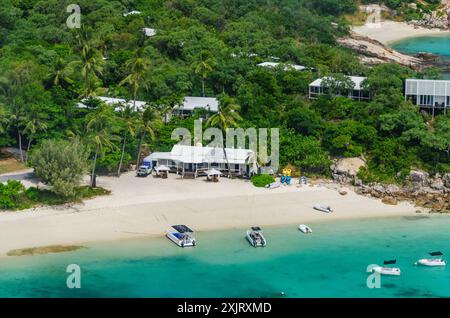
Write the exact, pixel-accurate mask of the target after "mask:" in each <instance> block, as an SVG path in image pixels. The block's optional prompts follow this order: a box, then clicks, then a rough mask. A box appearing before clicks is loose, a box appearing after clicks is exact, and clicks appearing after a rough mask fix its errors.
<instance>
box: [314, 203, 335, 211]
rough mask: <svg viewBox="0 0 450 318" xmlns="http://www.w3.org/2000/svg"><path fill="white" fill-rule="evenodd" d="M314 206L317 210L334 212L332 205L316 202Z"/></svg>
mask: <svg viewBox="0 0 450 318" xmlns="http://www.w3.org/2000/svg"><path fill="white" fill-rule="evenodd" d="M313 208H314V209H315V210H318V211H322V212H325V213H331V212H333V209H332V208H331V207H330V206H326V205H322V204H315V205H314V206H313Z"/></svg>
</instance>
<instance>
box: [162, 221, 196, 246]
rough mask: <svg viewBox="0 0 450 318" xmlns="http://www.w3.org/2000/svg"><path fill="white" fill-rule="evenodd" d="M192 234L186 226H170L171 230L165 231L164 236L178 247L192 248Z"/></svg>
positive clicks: (193, 243) (193, 239)
mask: <svg viewBox="0 0 450 318" xmlns="http://www.w3.org/2000/svg"><path fill="white" fill-rule="evenodd" d="M193 234H194V231H192V230H191V229H190V228H188V227H187V226H186V225H172V228H171V229H169V230H168V231H167V233H166V236H167V238H168V239H169V240H171V241H172V242H174V243H175V244H177V245H178V246H180V247H192V246H195V245H196V241H195V237H194V235H193Z"/></svg>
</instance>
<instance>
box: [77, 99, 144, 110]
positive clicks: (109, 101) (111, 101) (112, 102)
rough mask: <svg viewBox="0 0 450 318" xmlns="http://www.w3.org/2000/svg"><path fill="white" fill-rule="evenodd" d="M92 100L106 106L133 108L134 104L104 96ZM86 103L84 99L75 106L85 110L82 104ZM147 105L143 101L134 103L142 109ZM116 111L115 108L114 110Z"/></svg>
mask: <svg viewBox="0 0 450 318" xmlns="http://www.w3.org/2000/svg"><path fill="white" fill-rule="evenodd" d="M93 98H96V99H99V100H101V101H102V102H104V103H105V104H106V105H113V106H114V105H128V106H130V107H133V105H134V103H133V101H132V100H130V101H128V102H127V101H126V100H125V99H122V98H114V97H106V96H94V97H93ZM85 101H87V98H84V99H83V100H82V101H81V102H79V103H78V104H77V107H78V108H87V106H86V105H85V104H83V102H85ZM146 104H147V103H146V102H143V101H139V100H137V101H136V108H137V109H138V110H139V109H142V108H143V107H144V106H145V105H146ZM116 109H117V108H116Z"/></svg>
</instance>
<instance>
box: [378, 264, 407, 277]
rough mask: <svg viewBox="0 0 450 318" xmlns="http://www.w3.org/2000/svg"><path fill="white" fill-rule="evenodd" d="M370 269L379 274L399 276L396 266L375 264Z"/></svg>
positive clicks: (398, 269)
mask: <svg viewBox="0 0 450 318" xmlns="http://www.w3.org/2000/svg"><path fill="white" fill-rule="evenodd" d="M372 270H373V271H374V272H376V273H379V274H381V275H392V276H400V274H401V271H400V268H396V267H383V266H376V267H374V268H373V269H372Z"/></svg>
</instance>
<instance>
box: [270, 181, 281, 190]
mask: <svg viewBox="0 0 450 318" xmlns="http://www.w3.org/2000/svg"><path fill="white" fill-rule="evenodd" d="M279 187H281V183H280V182H272V183H269V184H267V185H266V189H270V190H272V189H276V188H279Z"/></svg>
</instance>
